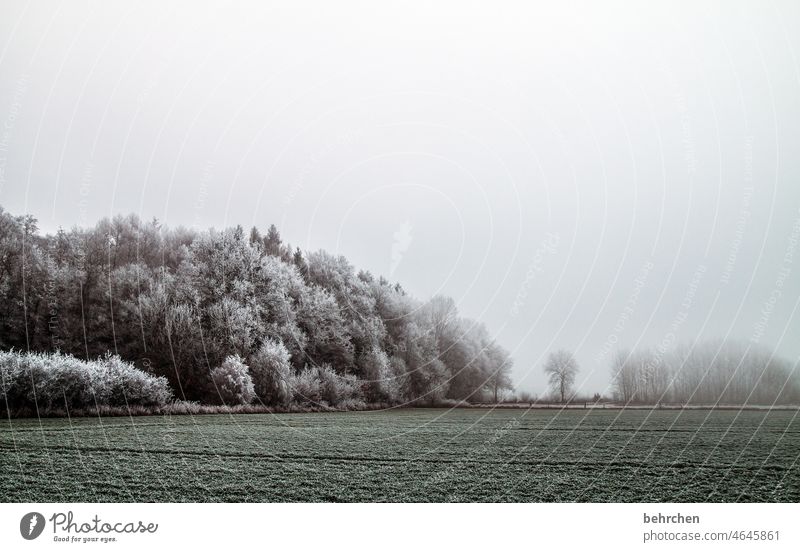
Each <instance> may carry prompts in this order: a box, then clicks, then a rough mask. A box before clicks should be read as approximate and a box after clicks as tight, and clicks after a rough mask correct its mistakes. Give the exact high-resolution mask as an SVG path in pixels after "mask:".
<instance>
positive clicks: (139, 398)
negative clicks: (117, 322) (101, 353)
mask: <svg viewBox="0 0 800 552" xmlns="http://www.w3.org/2000/svg"><path fill="white" fill-rule="evenodd" d="M97 363H98V364H102V366H103V368H104V370H105V377H106V381H107V387H108V389H107V391H106V392H107V394H108V398H107V401H108V404H109V405H111V406H128V405H139V406H162V405H164V404H166V403H168V402H169V401H170V400H171V399H172V391H171V390H170V388H169V384H168V383H167V380H166V378H163V377H155V376H152V375H150V374H147V373H145V372H142V371H141V370H138V369H136V368H134V367H133V365H131V364H130V363H129V362H125V361H123V360H122V359H121V358H120V357H118V356H111V355H108V356H106V357H105V358H103V359H102V360H98V361H97Z"/></svg>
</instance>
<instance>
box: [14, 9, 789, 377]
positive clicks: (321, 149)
mask: <svg viewBox="0 0 800 552" xmlns="http://www.w3.org/2000/svg"><path fill="white" fill-rule="evenodd" d="M798 23H800V6H798V4H797V3H794V2H790V1H776V2H772V3H769V4H763V3H759V2H755V1H750V2H736V3H731V2H709V1H699V2H697V1H695V2H680V3H669V4H664V5H660V6H654V5H649V6H644V5H641V3H636V2H629V3H622V2H620V3H604V5H603V6H602V7H601V6H597V5H595V3H591V2H587V3H567V4H562V3H559V4H558V5H555V3H539V4H536V5H533V4H531V3H520V4H513V3H502V4H498V3H496V2H487V3H479V2H471V3H465V2H439V3H436V6H430V5H428V3H425V2H415V3H409V2H402V3H396V4H385V3H381V5H380V6H378V5H376V3H363V4H359V3H347V2H336V3H331V2H286V3H270V4H269V5H268V6H259V7H256V6H250V5H248V4H236V5H234V6H226V7H223V6H221V5H217V4H215V3H197V2H185V3H176V2H163V1H162V2H146V3H141V4H134V3H122V2H70V3H56V2H35V3H33V2H31V3H27V4H22V3H11V2H5V3H3V4H2V6H0V205H2V206H3V207H4V208H5V209H6V210H8V211H10V212H12V213H15V214H22V213H30V214H32V215H34V216H36V217H37V218H38V219H39V222H40V227H41V228H42V229H43V230H45V231H48V232H54V231H55V230H56V229H57V228H58V227H59V226H63V227H66V228H69V227H72V226H73V225H82V226H87V225H93V224H94V223H95V222H96V221H97V220H98V219H100V218H102V217H104V216H112V215H114V214H117V213H129V212H133V213H137V214H139V215H140V216H141V217H142V218H145V219H149V218H152V217H157V218H158V219H159V220H161V221H163V222H165V223H166V224H168V225H170V226H178V225H184V226H188V227H197V228H207V227H211V226H214V227H224V226H230V225H236V224H241V225H243V226H245V227H249V226H252V225H257V226H259V227H260V228H261V229H262V230H265V229H266V228H267V227H268V226H269V224H270V223H275V224H276V225H277V226H278V228H279V229H280V231H281V234H282V236H283V238H284V240H285V241H287V242H290V243H291V244H293V245H297V246H299V247H301V248H302V249H303V250H317V249H320V248H322V249H326V250H328V251H331V252H335V253H341V254H343V255H345V256H347V257H348V259H350V260H351V261H352V262H353V263H354V264H355V265H356V266H357V267H359V268H363V269H368V270H370V271H372V272H373V273H375V274H383V275H385V276H386V277H387V278H390V279H391V280H397V281H399V282H401V283H402V285H403V286H404V288H405V289H406V290H408V291H409V292H410V293H411V294H413V295H415V296H416V297H418V298H420V299H425V298H428V297H430V296H433V295H435V294H437V293H444V294H446V295H450V296H452V297H454V298H455V300H456V302H457V303H458V307H459V310H460V311H461V312H462V313H463V314H465V315H467V316H469V317H472V318H476V319H480V320H482V321H484V322H485V323H486V324H487V326H488V327H489V329H490V331H491V332H493V333H494V334H495V335H496V337H497V339H498V341H499V342H500V343H501V344H502V345H503V346H505V347H506V348H508V349H509V350H510V351H511V353H512V356H513V358H514V360H515V367H514V371H513V376H514V380H515V383H516V384H517V386H518V387H519V388H520V389H523V390H532V391H536V392H540V393H541V392H542V391H543V390H544V388H545V385H546V384H545V382H546V380H545V376H544V374H543V372H542V363H543V361H544V359H545V357H546V355H547V354H548V353H549V352H550V351H552V350H554V349H556V348H566V349H569V350H572V351H574V353H575V357H576V359H577V360H578V362H579V364H580V367H581V371H580V373H579V374H578V377H577V380H576V385H577V386H578V387H579V388H580V390H581V391H582V392H586V393H593V392H596V391H597V392H605V391H606V390H607V389H609V385H610V378H609V370H610V368H609V367H610V365H611V361H612V357H613V352H614V351H615V350H616V349H618V348H621V347H625V348H633V347H658V346H667V347H671V346H672V345H674V344H677V343H679V342H689V341H692V340H695V339H726V338H735V339H738V340H742V341H745V342H751V343H759V344H761V345H763V346H766V347H768V348H770V349H774V350H776V351H777V353H778V354H779V355H781V356H783V357H786V358H787V359H789V360H790V361H791V362H792V363H796V362H797V360H798V358H800V342H798V340H797V336H798V335H800V316H799V315H798V313H797V308H798V304H799V303H800V277H798V271H800V267H798V266H797V263H796V259H798V258H800V251H798V245H797V242H798V238H799V237H800V184H798V182H800V156H798V151H800V68H799V67H798V62H797V56H798V50H799V49H800V48H798V46H800V38H798V35H797V33H796V32H795V30H796V28H797V26H798Z"/></svg>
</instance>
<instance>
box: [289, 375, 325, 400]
mask: <svg viewBox="0 0 800 552" xmlns="http://www.w3.org/2000/svg"><path fill="white" fill-rule="evenodd" d="M321 387H322V382H321V381H320V379H319V373H318V372H317V369H316V367H313V366H312V367H309V366H306V367H305V368H303V369H302V370H301V371H300V372H298V373H296V374H292V376H291V378H290V379H289V388H290V392H291V394H292V401H294V402H295V403H296V404H316V403H319V401H320V400H321V398H320V388H321Z"/></svg>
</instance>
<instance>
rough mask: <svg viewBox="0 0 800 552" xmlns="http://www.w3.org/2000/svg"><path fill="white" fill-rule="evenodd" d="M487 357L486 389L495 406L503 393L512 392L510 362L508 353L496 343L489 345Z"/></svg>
mask: <svg viewBox="0 0 800 552" xmlns="http://www.w3.org/2000/svg"><path fill="white" fill-rule="evenodd" d="M487 356H488V359H489V361H490V364H489V367H488V370H489V379H488V383H487V387H488V388H489V391H490V392H491V393H492V395H493V397H494V402H495V404H497V403H498V402H499V400H500V395H501V393H503V391H512V390H513V389H514V385H513V383H512V382H511V376H510V374H509V372H510V370H511V365H512V360H511V357H510V355H509V354H508V351H506V350H505V349H503V348H502V347H500V346H499V345H497V344H496V343H492V344H491V345H490V347H489V349H488V351H487Z"/></svg>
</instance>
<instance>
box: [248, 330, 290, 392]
mask: <svg viewBox="0 0 800 552" xmlns="http://www.w3.org/2000/svg"><path fill="white" fill-rule="evenodd" d="M290 360H291V359H290V356H289V351H288V350H287V349H286V347H285V346H284V345H283V343H281V342H280V341H272V340H265V341H264V342H263V343H262V344H261V347H260V348H259V349H258V351H257V352H256V353H255V354H254V355H253V356H252V357H251V358H250V374H251V376H252V378H253V385H254V387H255V393H256V395H257V396H258V397H259V398H260V399H261V400H262V402H264V404H273V405H279V406H286V405H288V404H289V401H290V400H291V398H292V395H291V391H290V389H289V379H290V378H291V375H292V368H291V364H290Z"/></svg>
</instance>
